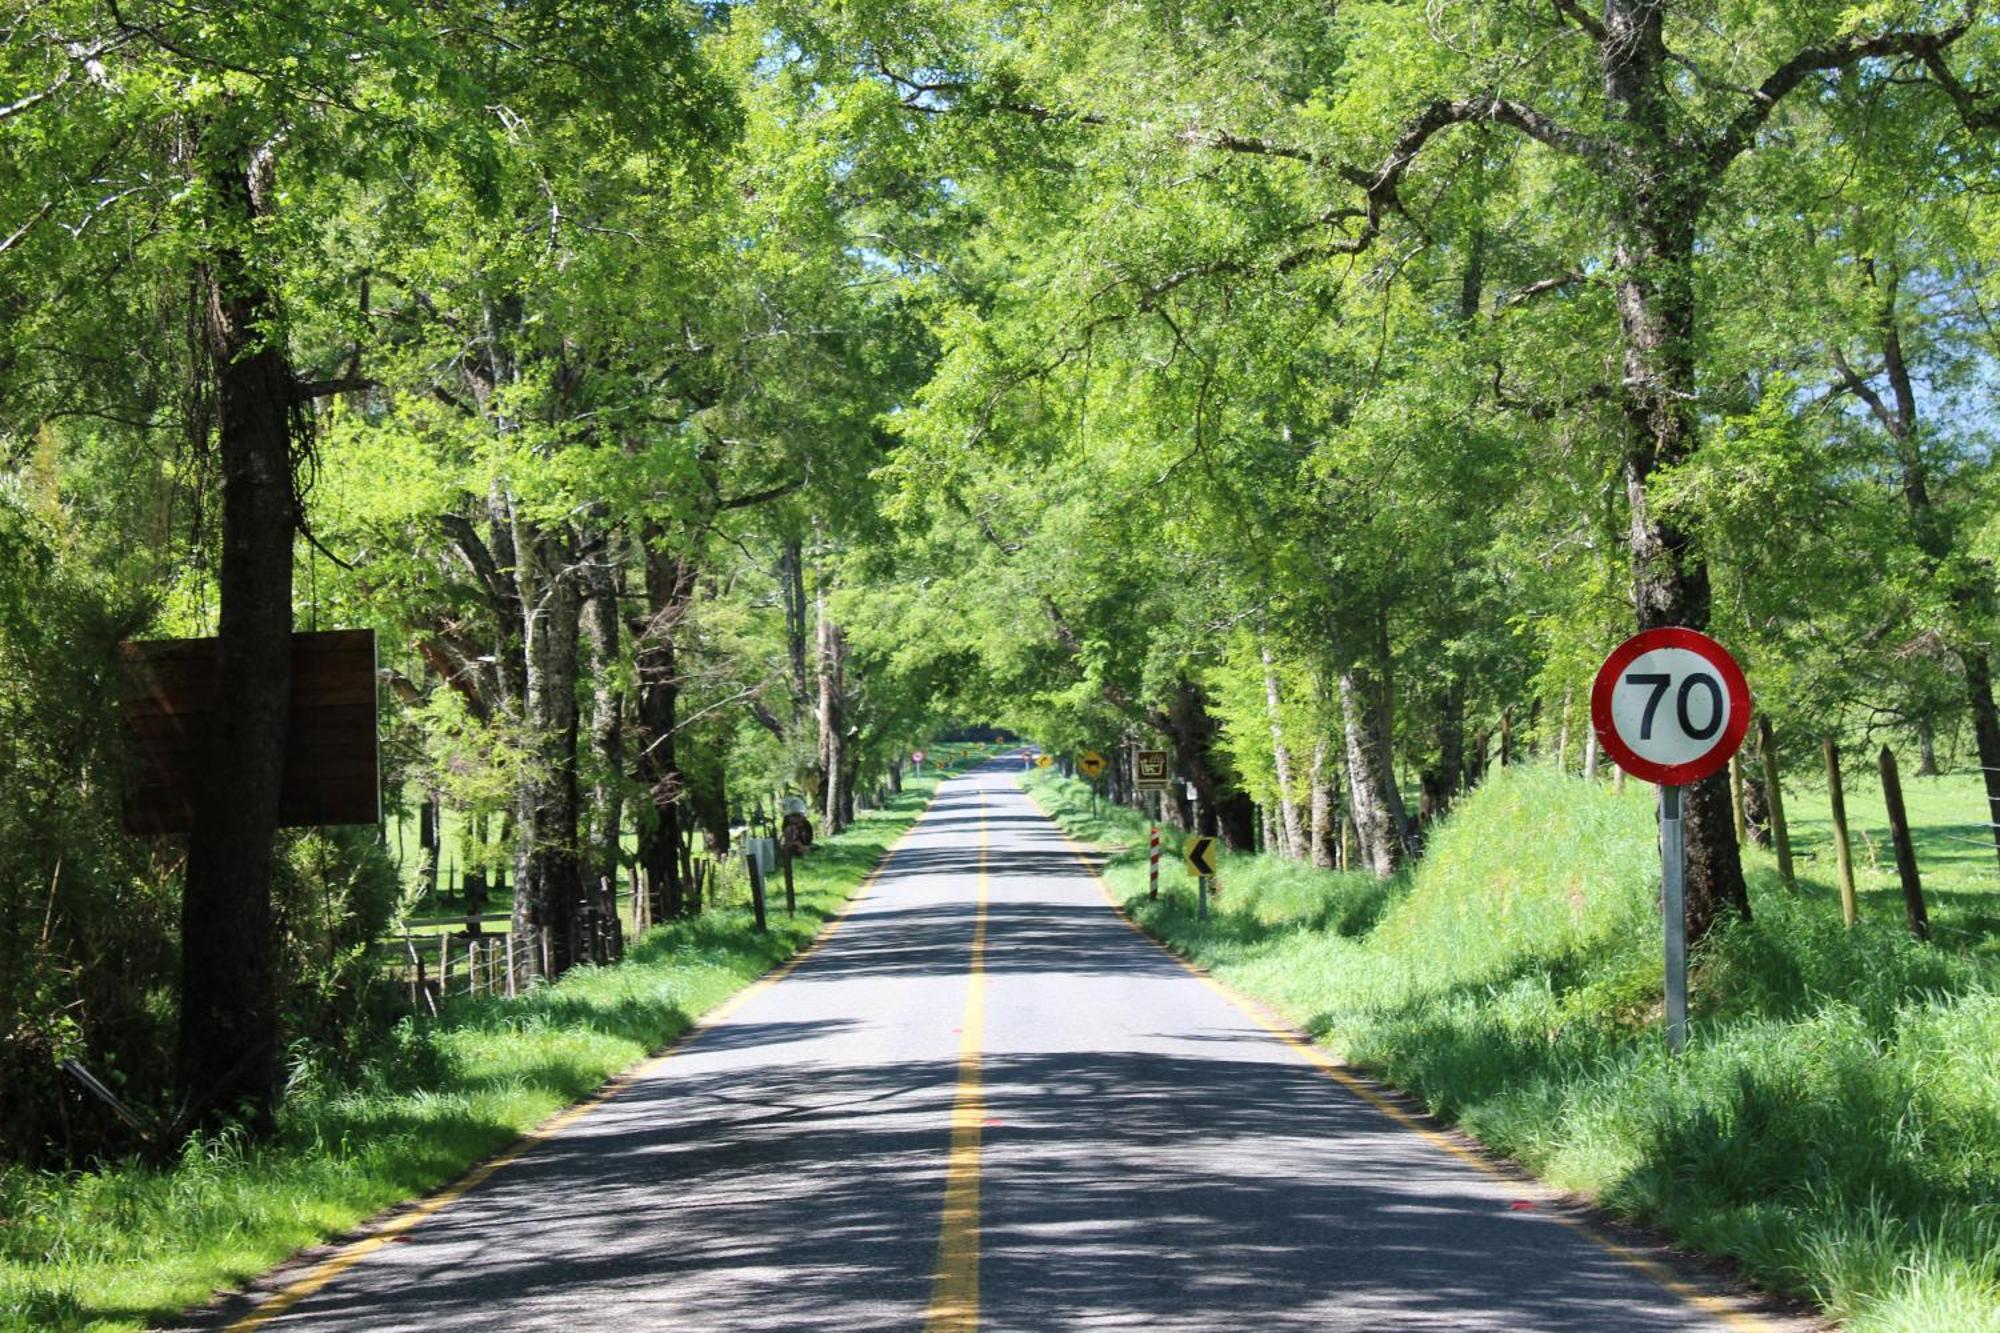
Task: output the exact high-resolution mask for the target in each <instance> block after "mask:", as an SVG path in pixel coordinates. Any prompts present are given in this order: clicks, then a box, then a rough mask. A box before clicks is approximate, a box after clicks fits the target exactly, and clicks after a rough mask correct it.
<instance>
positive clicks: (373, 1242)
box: [224, 781, 944, 1333]
mask: <svg viewBox="0 0 2000 1333" xmlns="http://www.w3.org/2000/svg"><path fill="white" fill-rule="evenodd" d="M938 785H939V786H940V787H942V786H943V785H944V784H943V781H940V782H939V784H938ZM936 802H937V794H936V793H935V792H933V793H932V794H931V799H930V800H929V801H927V802H925V804H924V808H923V809H922V810H921V811H920V812H918V814H917V817H916V819H914V820H913V821H911V823H910V826H909V827H908V828H906V829H904V830H903V831H902V833H900V834H898V835H897V837H896V841H895V842H893V843H891V844H890V845H889V848H888V850H886V851H884V852H883V853H882V859H881V860H880V861H878V862H876V864H875V868H874V869H873V870H871V871H869V872H868V875H867V878H865V879H863V880H862V881H861V883H859V884H857V885H856V886H855V888H854V892H853V893H851V894H849V895H848V896H847V901H846V902H844V903H842V904H841V905H840V910H839V911H837V912H835V913H834V914H833V915H832V916H831V917H829V918H827V922H826V924H825V925H823V926H821V927H820V928H819V932H818V933H817V934H816V935H814V936H813V937H812V939H811V940H809V941H808V942H807V943H806V947H805V948H803V949H801V950H799V951H798V952H797V953H795V954H793V955H792V956H791V957H790V958H787V959H786V960H785V961H784V962H782V963H780V964H778V965H777V966H776V967H774V968H772V969H771V970H770V971H768V972H766V973H764V975H762V976H761V977H759V978H757V980H755V981H753V982H751V983H750V984H749V985H748V986H745V987H744V988H743V989H742V990H740V991H737V992H736V993H735V994H734V995H732V996H730V997H729V998H728V999H726V1000H724V1001H722V1002H721V1003H720V1004H718V1005H716V1006H715V1007H714V1008H712V1009H710V1010H709V1011H708V1012H707V1013H705V1014H703V1015H702V1016H701V1017H700V1019H698V1020H697V1021H696V1022H695V1023H694V1025H693V1026H691V1027H689V1028H688V1029H687V1030H686V1031H684V1032H682V1033H681V1034H680V1035H679V1036H678V1037H675V1038H674V1039H673V1040H672V1041H670V1042H668V1043H667V1044H666V1046H665V1047H663V1048H662V1049H661V1050H659V1051H658V1052H656V1053H655V1054H653V1055H649V1056H647V1057H646V1058H644V1059H643V1060H640V1061H639V1062H638V1063H636V1064H634V1065H633V1066H632V1067H631V1068H629V1069H626V1070H623V1071H622V1072H620V1073H618V1074H615V1075H613V1076H612V1078H611V1080H610V1081H609V1082H607V1083H605V1084H604V1086H603V1087H601V1088H599V1089H598V1090H597V1091H596V1092H594V1093H592V1094H591V1095H590V1096H588V1097H586V1098H584V1099H583V1100H582V1101H580V1102H577V1103H576V1104H575V1105H573V1106H569V1107H567V1108H565V1109H564V1110H561V1111H558V1112H556V1113H555V1114H554V1115H552V1116H550V1117H549V1118H548V1119H547V1120H544V1121H542V1123H541V1124H539V1125H536V1126H535V1127H534V1128H533V1129H531V1130H529V1131H528V1132H527V1133H525V1134H523V1135H522V1136H521V1137H520V1138H519V1139H517V1140H515V1142H514V1144H513V1146H511V1147H509V1148H507V1149H506V1150H505V1151H503V1152H501V1153H500V1155H499V1156H497V1157H489V1158H488V1159H486V1160H485V1161H484V1162H481V1163H479V1164H478V1165H477V1166H475V1167H473V1168H472V1169H471V1170H469V1171H467V1172H466V1173H465V1174H464V1175H462V1176H460V1177H459V1178H458V1179H456V1180H454V1181H451V1182H450V1183H448V1184H446V1185H445V1186H444V1187H443V1188H441V1189H440V1190H438V1192H437V1193H435V1194H432V1195H430V1196H429V1197H427V1198H425V1199H423V1200H421V1201H419V1202H418V1203H416V1204H415V1205H413V1206H411V1207H410V1208H409V1209H408V1210H406V1211H404V1212H401V1213H398V1214H397V1215H396V1216H394V1217H392V1218H390V1219H389V1220H388V1221H387V1222H385V1223H383V1224H382V1226H381V1227H380V1228H379V1229H378V1230H376V1231H374V1232H372V1233H370V1234H369V1235H367V1236H364V1237H362V1238H361V1239H360V1240H357V1241H353V1242H350V1243H349V1244H347V1245H344V1246H342V1247H341V1248H340V1250H339V1252H338V1253H336V1254H333V1255H331V1256H329V1257H328V1258H327V1259H325V1260H323V1261H321V1262H320V1263H319V1264H317V1265H316V1266H314V1267H313V1268H312V1269H311V1270H310V1271H309V1272H307V1273H306V1274H305V1276H303V1277H301V1278H299V1279H298V1280H297V1281H295V1282H293V1283H291V1284H289V1285H288V1286H286V1287H284V1288H283V1289H282V1290H280V1291H278V1292H277V1293H276V1294H274V1295H272V1296H271V1297H269V1298H268V1299H266V1300H265V1301H263V1302H262V1303H260V1304H259V1305H258V1306H257V1308H256V1309H254V1310H251V1311H250V1312H249V1313H247V1314H245V1315H244V1316H242V1317H241V1318H240V1319H237V1320H236V1321H235V1322H233V1323H231V1324H229V1325H227V1326H226V1328H225V1330H224V1333H252V1330H254V1329H258V1328H262V1327H263V1326H264V1325H265V1324H267V1323H269V1322H270V1321H271V1320H273V1319H276V1318H277V1317H278V1316H279V1315H282V1314H283V1313H285V1311H287V1310H289V1309H291V1308H292V1307H293V1306H294V1305H297V1304H298V1303H299V1302H300V1301H302V1300H304V1299H305V1298H306V1297H308V1296H310V1295H312V1294H313V1293H314V1292H316V1291H318V1290H320V1289H321V1288H322V1287H324V1286H326V1285H327V1284H328V1283H330V1282H332V1281H333V1280H334V1279H335V1278H337V1277H339V1276H340V1275H341V1274H342V1273H344V1272H346V1271H347V1270H348V1269H350V1268H352V1267H354V1265H356V1264H358V1263H360V1262H361V1261H362V1260H363V1259H365V1258H367V1257H368V1256H369V1255H370V1254H373V1253H374V1252H375V1251H376V1250H379V1249H381V1248H382V1247H383V1246H384V1245H387V1244H388V1243H389V1242H391V1241H393V1240H395V1239H396V1238H397V1237H398V1236H401V1235H403V1234H404V1233H405V1232H408V1231H410V1230H411V1229H412V1228H414V1227H415V1226H416V1225H417V1224H418V1223H419V1222H422V1221H423V1220H424V1219H426V1218H428V1217H431V1216H433V1215H434V1214H437V1213H440V1212H443V1211H444V1210H445V1209H446V1208H449V1207H450V1206H451V1205H452V1204H454V1203H457V1202H458V1201H459V1200H460V1199H462V1198H464V1197H465V1196H466V1195H467V1194H469V1193H471V1192H472V1191H473V1190H475V1189H477V1188H478V1187H479V1186H481V1185H483V1184H485V1183H486V1181H487V1179H488V1178H489V1177H491V1176H492V1175H493V1173H494V1172H496V1171H498V1170H499V1169H500V1168H501V1167H503V1166H506V1165H507V1164H508V1163H510V1162H512V1161H514V1160H516V1159H517V1158H519V1157H520V1156H521V1155H522V1154H523V1153H525V1152H527V1151H528V1150H529V1149H530V1148H533V1147H535V1146H536V1145H537V1144H540V1143H544V1142H546V1141H547V1140H549V1139H550V1138H553V1137H554V1136H555V1135H556V1134H558V1133H560V1132H562V1131H563V1130H564V1129H567V1128H568V1127H569V1126H570V1125H572V1124H575V1123H576V1122H577V1121H578V1120H581V1119H582V1118H583V1117H584V1116H586V1115H588V1114H589V1113H590V1112H592V1111H594V1110H596V1109H597V1108H598V1107H600V1106H602V1105H604V1103H606V1102H608V1101H610V1100H611V1099H612V1098H613V1097H616V1096H617V1095H618V1094H619V1093H621V1092H624V1091H625V1090H626V1089H628V1088H630V1087H631V1086H632V1085H633V1084H634V1083H637V1082H638V1081H639V1080H640V1079H642V1078H644V1077H646V1075H648V1074H650V1073H652V1072H653V1071H654V1070H655V1069H657V1068H658V1067H659V1066H660V1065H662V1064H664V1063H665V1062H666V1061H668V1060H670V1059H672V1058H673V1057H674V1056H676V1055H679V1054H681V1053H682V1052H683V1051H684V1050H686V1048H687V1047H688V1045H689V1044H690V1043H691V1042H693V1041H694V1040H695V1039H697V1038H698V1037H700V1036H702V1035H703V1034H704V1033H706V1032H708V1031H709V1030H710V1029H711V1028H713V1027H714V1026H715V1025H716V1024H718V1023H720V1022H721V1021H722V1020H723V1019H725V1018H727V1017H728V1016H729V1015H730V1013H731V1012H733V1011H734V1010H735V1009H736V1008H737V1007H738V1006H740V1005H742V1004H743V1003H744V1002H746V1001H747V1000H749V999H750V997H752V996H753V995H758V994H760V993H762V992H764V991H766V990H769V989H770V988H771V987H773V986H775V985H777V984H778V983H779V982H780V981H783V980H784V979H785V978H786V977H788V976H790V975H791V974H792V972H793V970H794V969H796V968H797V967H798V966H799V964H801V963H803V962H805V960H806V959H807V958H809V957H811V956H812V954H813V953H814V952H815V951H817V950H818V949H819V947H820V946H821V945H823V944H825V943H826V941H827V940H828V939H829V938H830V937H831V936H832V935H833V933H834V931H836V930H838V929H840V926H841V923H842V922H844V921H845V920H847V915H848V913H849V912H851V911H853V910H854V905H855V904H856V903H858V902H860V901H861V900H862V898H864V897H866V896H867V893H868V890H869V889H871V888H873V887H874V885H875V881H877V880H878V879H880V878H881V877H882V875H883V873H884V872H885V871H887V870H888V869H889V866H890V864H891V863H892V862H893V861H894V860H895V859H896V853H897V852H898V851H899V850H901V848H902V846H903V844H904V843H905V842H906V841H908V840H909V838H910V835H911V834H913V833H915V832H916V831H917V829H918V827H919V826H920V825H922V823H923V822H924V818H925V816H927V815H929V814H930V808H931V806H932V805H934V804H935V803H936Z"/></svg>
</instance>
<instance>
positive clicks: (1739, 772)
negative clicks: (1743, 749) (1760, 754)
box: [1729, 753, 1750, 847]
mask: <svg viewBox="0 0 2000 1333" xmlns="http://www.w3.org/2000/svg"><path fill="white" fill-rule="evenodd" d="M1729 815H1730V819H1731V821H1732V822H1733V823H1734V824H1735V825H1736V845H1737V846H1738V847H1741V846H1743V845H1744V843H1745V842H1746V841H1747V840H1748V839H1749V835H1750V829H1749V826H1748V825H1747V824H1746V823H1745V822H1744V818H1743V756H1742V755H1741V754H1740V753H1739V754H1732V755H1730V756H1729Z"/></svg>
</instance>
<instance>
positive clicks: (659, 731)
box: [634, 524, 695, 921]
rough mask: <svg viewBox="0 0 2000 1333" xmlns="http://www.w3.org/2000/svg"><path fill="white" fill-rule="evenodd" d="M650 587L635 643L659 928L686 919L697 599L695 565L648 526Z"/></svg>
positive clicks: (648, 860) (649, 862) (645, 827)
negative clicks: (683, 711)
mask: <svg viewBox="0 0 2000 1333" xmlns="http://www.w3.org/2000/svg"><path fill="white" fill-rule="evenodd" d="M640 545H641V548H642V552H643V561H644V566H645V582H646V618H645V620H644V622H643V623H642V624H641V626H640V628H639V630H638V633H637V634H636V635H635V636H634V637H635V639H636V643H635V645H634V656H635V659H636V662H637V665H638V676H639V707H638V720H639V734H638V736H637V738H636V739H637V741H638V744H639V764H638V768H639V777H640V780H641V781H643V782H644V783H645V784H646V791H647V795H648V798H649V799H650V800H651V802H652V806H653V817H652V818H651V819H648V820H646V821H644V822H643V823H641V825H640V827H639V864H640V865H641V866H643V867H644V868H645V871H646V882H647V884H648V886H649V888H650V893H651V895H652V901H651V903H650V904H649V905H650V906H651V908H652V911H653V919H654V920H656V921H668V920H672V919H673V918H674V917H677V916H680V915H681V914H682V913H683V912H685V911H686V907H687V897H686V885H684V884H683V883H682V881H681V845H682V823H683V821H682V807H683V800H682V797H683V794H684V789H685V786H686V783H685V779H684V777H683V775H682V773H681V766H680V757H679V754H678V751H677V748H676V747H677V743H678V742H677V739H676V736H675V733H676V731H678V729H679V726H680V717H679V711H680V654H679V640H680V627H681V622H682V621H683V620H684V619H685V618H686V616H687V612H688V608H689V606H690V605H692V603H693V600H694V591H695V569H694V565H693V562H691V561H689V560H687V559H685V558H682V557H680V556H675V555H672V554H670V553H669V552H668V551H667V550H666V534H665V533H664V531H662V530H661V529H660V528H659V527H658V526H656V525H653V524H648V525H647V526H646V528H645V530H644V531H643V532H642V534H641V537H640Z"/></svg>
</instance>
